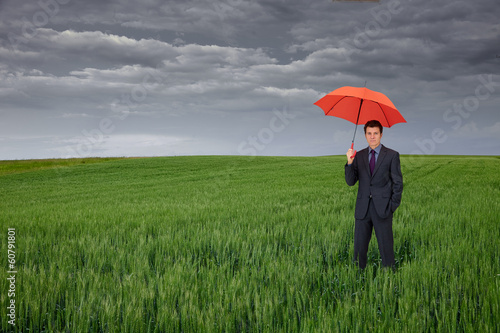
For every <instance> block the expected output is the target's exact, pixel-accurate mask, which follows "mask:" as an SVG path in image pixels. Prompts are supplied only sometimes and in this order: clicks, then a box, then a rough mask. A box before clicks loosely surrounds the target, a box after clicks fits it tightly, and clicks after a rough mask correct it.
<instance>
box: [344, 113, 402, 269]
mask: <svg viewBox="0 0 500 333" xmlns="http://www.w3.org/2000/svg"><path fill="white" fill-rule="evenodd" d="M364 129H365V137H366V141H367V142H368V146H369V147H367V148H365V149H363V150H361V151H359V152H358V153H357V154H356V155H355V156H353V154H354V152H353V150H352V149H349V150H348V151H347V154H346V155H347V164H346V165H345V180H346V182H347V185H349V186H353V185H354V184H356V182H358V181H359V185H358V197H357V200H356V210H355V213H354V217H355V219H356V222H355V226H354V261H357V263H358V265H359V267H360V268H362V269H363V268H365V267H366V261H367V253H368V244H369V243H370V239H371V237H372V229H373V228H375V235H376V236H377V242H378V249H379V251H380V256H381V257H382V265H383V266H384V267H392V266H393V265H394V241H393V235H392V215H393V213H394V211H395V210H396V208H398V206H399V204H400V203H401V194H402V192H403V176H402V174H401V165H400V162H399V153H398V152H397V151H394V150H392V149H389V148H386V147H385V146H384V145H381V144H380V140H381V139H382V132H383V127H382V125H381V124H380V122H378V121H377V120H371V121H369V122H367V123H366V124H365V128H364Z"/></svg>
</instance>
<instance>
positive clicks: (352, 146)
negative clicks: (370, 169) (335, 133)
mask: <svg viewBox="0 0 500 333" xmlns="http://www.w3.org/2000/svg"><path fill="white" fill-rule="evenodd" d="M353 148H354V142H353V143H351V149H353ZM354 156H356V151H354V154H353V155H352V156H351V158H354Z"/></svg>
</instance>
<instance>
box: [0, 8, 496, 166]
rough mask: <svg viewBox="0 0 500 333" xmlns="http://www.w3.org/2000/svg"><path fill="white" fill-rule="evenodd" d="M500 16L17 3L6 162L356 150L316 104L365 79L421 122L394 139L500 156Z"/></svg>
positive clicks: (425, 150)
mask: <svg viewBox="0 0 500 333" xmlns="http://www.w3.org/2000/svg"><path fill="white" fill-rule="evenodd" d="M499 17H500V6H499V5H498V1H496V0H478V1H453V0H438V1H422V0H411V1H403V0H401V1H400V0H381V1H380V2H378V3H377V2H349V3H347V2H332V1H327V0H312V1H303V0H255V1H243V0H224V1H191V0H184V1H157V0H143V1H140V2H139V1H137V2H136V1H124V0H113V1H103V0H39V1H36V0H30V1H28V0H1V1H0V41H1V44H0V119H1V121H0V160H4V159H27V158H64V157H88V156H171V155H207V154H214V155H219V154H224V155H240V154H242V155H294V156H319V155H335V154H344V153H345V152H346V150H347V149H348V148H349V146H350V143H351V140H352V136H353V133H354V124H352V123H349V122H347V121H346V120H343V119H339V118H335V117H330V116H325V115H324V113H323V111H322V110H321V109H320V108H319V107H317V106H315V105H313V103H314V102H315V101H317V100H318V99H320V98H321V97H323V96H324V95H325V94H327V93H328V92H330V91H332V90H334V89H337V88H339V87H342V86H361V87H362V86H364V85H365V81H366V86H367V88H370V89H373V90H377V91H380V92H382V93H384V94H386V95H387V96H388V97H389V98H390V99H391V100H392V101H393V103H394V105H395V106H396V107H397V108H398V110H399V111H400V112H401V114H402V115H403V116H404V117H405V118H406V120H407V123H405V124H396V125H394V126H393V127H391V128H388V129H385V131H384V137H383V139H382V143H384V144H385V145H386V146H388V147H391V148H393V149H395V150H398V151H399V152H400V153H402V154H487V155H500V117H499V105H500V75H499V74H500V20H499ZM365 146H366V140H365V139H364V137H363V132H362V126H360V127H359V128H358V132H357V137H356V144H355V148H356V149H358V150H359V149H361V148H363V147H365Z"/></svg>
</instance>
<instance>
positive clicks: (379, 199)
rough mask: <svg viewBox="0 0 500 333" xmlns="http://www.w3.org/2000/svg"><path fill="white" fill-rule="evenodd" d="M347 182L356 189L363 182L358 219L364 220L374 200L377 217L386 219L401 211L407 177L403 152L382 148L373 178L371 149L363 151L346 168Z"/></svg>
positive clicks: (359, 192)
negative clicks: (404, 175) (401, 153)
mask: <svg viewBox="0 0 500 333" xmlns="http://www.w3.org/2000/svg"><path fill="white" fill-rule="evenodd" d="M345 181H346V182H347V185H349V186H353V185H354V184H356V182H357V181H359V185H358V198H357V200H356V210H355V212H354V217H355V218H356V219H363V218H364V217H365V216H366V212H367V211H368V203H369V202H370V198H372V200H373V203H374V204H375V209H376V211H377V214H378V215H379V216H380V217H382V218H386V217H388V216H389V215H391V214H392V213H394V211H395V210H396V208H398V206H399V204H400V203H401V194H402V193H403V175H402V174H401V165H400V162H399V153H398V152H397V151H395V150H392V149H389V148H386V147H385V146H384V145H382V147H381V149H380V154H379V156H378V158H377V164H375V170H374V172H373V175H370V165H369V162H368V147H367V148H365V149H363V150H361V151H359V152H358V153H357V154H356V156H355V157H354V161H353V162H352V164H351V165H347V163H346V165H345Z"/></svg>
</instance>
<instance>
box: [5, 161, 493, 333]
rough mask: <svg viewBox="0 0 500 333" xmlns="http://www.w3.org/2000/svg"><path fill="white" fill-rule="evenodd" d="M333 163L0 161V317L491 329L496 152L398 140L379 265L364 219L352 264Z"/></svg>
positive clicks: (346, 205)
mask: <svg viewBox="0 0 500 333" xmlns="http://www.w3.org/2000/svg"><path fill="white" fill-rule="evenodd" d="M344 163H345V156H329V157H254V158H250V157H243V156H198V157H196V156H189V157H161V158H160V157H158V158H136V159H74V160H44V161H3V162H0V188H1V191H0V196H1V198H0V227H1V234H0V235H1V238H0V249H1V253H0V265H1V270H0V278H1V279H0V295H1V296H0V298H1V299H0V303H1V311H0V317H1V323H0V330H1V332H499V331H500V238H499V237H500V223H499V220H500V204H499V198H500V172H499V171H500V158H499V157H497V156H489V157H481V156H422V157H415V156H404V155H403V156H401V163H402V172H403V177H404V191H403V200H402V204H401V206H400V208H399V209H398V210H397V211H396V213H395V215H394V237H395V240H394V242H395V244H394V249H395V254H396V267H395V269H394V270H385V269H382V268H381V267H380V257H379V253H378V249H377V244H376V238H375V235H374V236H373V238H372V242H371V244H370V249H369V254H368V255H369V263H368V267H367V269H366V270H364V271H360V270H359V269H358V268H357V267H356V266H355V265H354V264H353V263H352V254H353V238H354V205H355V199H356V198H355V197H356V191H357V186H354V187H349V186H347V185H346V183H345V180H344ZM9 228H13V229H14V230H15V242H14V243H12V242H10V243H9V241H8V239H9V238H8V230H9ZM9 244H13V245H14V246H15V269H16V271H17V273H15V274H14V275H15V286H14V287H15V295H11V296H9V294H10V293H8V291H9V290H11V287H12V285H11V280H8V278H9V277H10V276H11V274H9V273H8V271H11V269H10V268H9V256H8V246H9ZM12 300H14V302H15V326H13V325H11V324H10V323H9V320H10V317H9V316H8V314H9V311H10V310H9V309H8V306H9V304H11V303H10V302H11V301H12Z"/></svg>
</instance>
